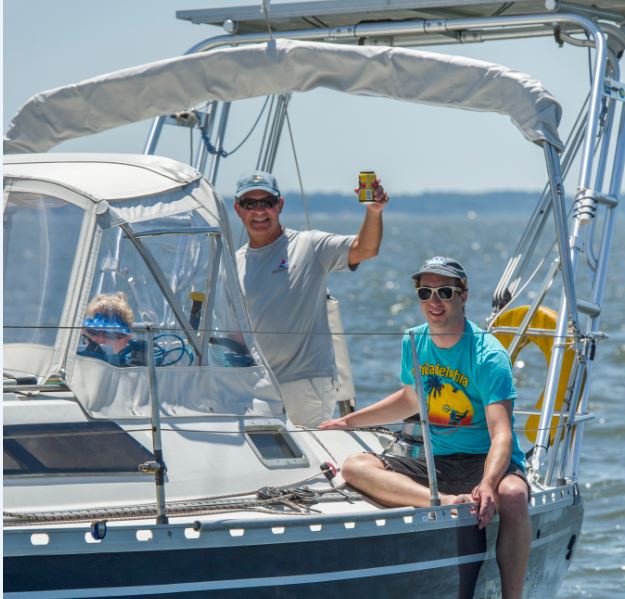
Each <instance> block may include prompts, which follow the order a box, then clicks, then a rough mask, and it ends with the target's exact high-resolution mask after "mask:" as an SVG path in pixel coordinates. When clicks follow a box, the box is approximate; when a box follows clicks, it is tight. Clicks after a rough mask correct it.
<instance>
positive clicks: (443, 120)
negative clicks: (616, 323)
mask: <svg viewBox="0 0 625 599" xmlns="http://www.w3.org/2000/svg"><path fill="white" fill-rule="evenodd" d="M277 3H278V2H277V1H276V0H274V2H273V4H277ZM237 4H257V5H259V6H260V0H249V1H248V2H237V1H230V2H228V1H227V0H223V1H221V0H212V1H206V0H204V1H203V2H197V1H193V0H188V1H166V0H156V1H155V0H131V1H129V0H107V1H106V2H102V1H100V2H90V1H84V0H55V1H50V0H6V1H5V2H4V18H3V29H4V32H3V33H4V36H3V37H4V47H3V57H4V61H3V63H4V64H3V75H4V81H3V83H4V85H3V129H4V130H6V128H7V126H8V124H9V123H10V121H11V119H12V117H13V116H14V114H15V113H16V112H17V110H18V108H19V107H20V106H21V105H22V104H23V103H24V102H26V101H27V100H28V98H29V97H31V96H32V95H33V94H35V93H37V92H39V91H43V90H47V89H51V88H55V87H58V86H61V85H65V84H70V83H73V82H77V81H80V80H82V79H86V78H89V77H92V76H96V75H99V74H102V73H107V72H111V71H114V70H117V69H121V68H124V67H129V66H134V65H138V64H143V63H147V62H151V61H156V60H159V59H163V58H168V57H172V56H175V55H179V54H182V53H184V52H185V51H186V50H187V49H189V48H190V47H191V46H193V45H194V44H196V43H197V42H199V41H201V40H203V39H207V38H209V37H212V36H215V35H221V34H223V30H222V29H221V28H212V27H208V26H204V25H192V24H190V23H188V22H186V21H181V20H178V19H176V18H175V11H176V10H181V9H192V8H206V7H208V6H218V5H230V6H232V5H237ZM430 50H431V49H430ZM433 50H434V51H436V52H443V53H452V54H461V55H465V56H469V57H473V58H479V59H483V60H489V61H492V62H496V63H499V64H504V65H506V66H509V67H512V68H515V69H517V70H520V71H523V72H526V73H529V74H531V75H532V76H534V77H536V78H537V79H539V80H540V81H542V83H543V84H544V85H545V87H546V88H547V89H548V90H549V91H550V92H551V93H552V94H553V95H554V96H555V97H556V98H557V99H558V100H559V101H560V102H561V104H562V105H563V119H562V124H561V137H562V138H565V137H566V135H567V133H568V131H569V129H570V127H571V125H572V123H573V122H574V120H575V117H576V116H577V111H578V110H579V107H580V105H581V103H582V101H583V99H584V97H585V95H586V92H587V82H588V54H587V51H586V50H585V49H582V48H574V47H566V46H565V47H564V48H559V47H558V46H557V45H556V44H555V43H554V41H553V39H552V38H542V39H536V40H526V41H515V42H509V41H505V42H494V43H489V44H466V45H462V46H444V47H437V48H435V49H433ZM260 106H261V103H260V101H259V100H249V101H244V102H242V103H240V104H238V105H235V106H234V107H233V109H232V112H231V118H230V123H231V129H230V130H229V132H228V134H227V136H226V143H225V147H226V150H228V149H232V148H233V147H235V146H236V145H237V144H238V143H239V141H240V140H241V139H243V137H244V136H245V134H246V133H247V131H248V130H249V128H250V127H251V125H252V124H253V122H254V121H255V119H256V116H257V113H258V111H259V109H260ZM289 117H290V121H291V125H292V131H293V136H294V143H295V152H296V155H297V159H298V162H299V165H300V169H301V174H302V181H303V185H304V190H305V191H306V192H307V193H311V192H318V191H326V192H343V193H350V191H351V189H353V186H354V183H355V181H356V178H357V174H358V171H360V170H375V171H376V172H377V173H378V175H379V176H380V178H381V179H382V180H383V183H384V185H385V187H386V188H387V190H388V191H389V192H390V193H391V194H418V193H423V192H427V191H469V192H480V191H485V190H503V189H515V190H538V189H542V187H543V185H544V182H545V180H546V174H545V166H544V158H543V153H542V149H541V148H540V147H538V146H536V145H534V144H531V143H529V142H527V141H526V140H525V139H524V138H523V136H522V135H521V133H520V132H519V131H518V130H517V129H516V127H515V126H514V125H512V123H511V122H510V121H509V119H508V118H507V117H503V116H500V115H495V114H484V113H475V112H467V111H461V110H453V109H448V108H436V107H426V106H417V105H414V104H408V103H402V102H397V101H392V100H382V99H377V98H365V97H355V96H349V95H346V94H339V93H337V92H331V91H328V90H317V91H314V92H311V93H308V94H295V95H294V96H293V99H292V101H291V103H290V107H289ZM167 129H168V131H167V133H166V136H167V137H166V138H165V137H164V140H165V141H164V145H163V146H161V147H159V149H158V152H157V153H163V154H166V155H169V156H172V157H174V158H178V159H181V160H184V161H188V157H189V151H190V140H189V136H188V132H186V131H179V130H172V129H174V128H171V127H168V128H167ZM148 130H149V123H147V122H143V123H138V124H135V125H131V126H127V127H123V128H119V129H116V130H112V131H110V132H106V133H102V134H98V135H95V136H90V137H87V138H82V139H78V140H72V141H69V142H65V143H63V144H61V145H59V146H58V147H57V148H56V150H58V151H63V152H72V151H86V152H133V153H140V152H142V150H143V147H144V144H145V140H146V137H147V133H148ZM261 134H262V127H259V128H257V131H256V133H255V134H254V135H253V136H252V138H251V139H250V142H248V143H247V144H246V145H245V146H244V147H243V148H242V149H241V150H240V151H239V152H237V153H236V154H235V155H233V156H232V157H231V158H228V159H227V160H226V161H224V162H223V163H222V166H221V169H220V173H219V177H218V179H217V188H218V189H219V191H220V192H222V194H223V195H225V196H229V195H231V193H232V189H233V187H234V183H235V181H236V178H237V176H238V175H239V174H240V173H241V172H242V171H245V170H249V169H253V168H254V167H255V165H256V159H257V152H258V149H257V148H258V145H257V144H258V140H259V139H260V135H261ZM254 141H256V145H254V144H253V142H254ZM197 143H198V140H197V139H195V140H194V144H195V145H194V147H197ZM274 173H275V174H276V176H277V177H278V180H279V181H280V183H281V187H282V190H283V191H287V190H295V189H297V188H298V179H297V176H296V168H295V161H294V155H293V151H292V149H291V147H290V144H289V143H288V136H285V138H284V140H283V142H282V144H281V146H280V150H279V153H278V158H277V162H276V166H275V169H274ZM574 183H575V182H574V181H573V183H572V184H571V183H570V184H569V188H570V187H571V186H574Z"/></svg>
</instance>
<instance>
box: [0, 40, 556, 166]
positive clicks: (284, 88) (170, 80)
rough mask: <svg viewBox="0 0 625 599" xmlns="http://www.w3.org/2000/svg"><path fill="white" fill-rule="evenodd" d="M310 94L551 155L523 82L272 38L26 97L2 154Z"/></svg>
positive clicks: (550, 103) (412, 53)
mask: <svg viewBox="0 0 625 599" xmlns="http://www.w3.org/2000/svg"><path fill="white" fill-rule="evenodd" d="M318 87H324V88H329V89H334V90H338V91H344V92H347V93H351V94H359V95H369V96H379V97H388V98H394V99H398V100H405V101H410V102H419V103H425V104H434V105H438V106H450V107H454V108H464V109H467V110H476V111H482V112H497V113H500V114H503V115H508V116H509V117H510V118H511V119H512V122H513V123H514V124H515V125H516V126H517V127H518V128H519V129H520V130H521V132H522V133H523V135H524V136H525V137H526V138H527V139H528V140H530V141H532V142H535V143H542V142H548V143H550V144H552V145H553V146H555V147H556V148H558V149H561V148H562V142H561V141H560V138H559V136H558V131H557V128H558V124H559V120H560V114H561V108H560V105H559V104H558V102H557V101H556V100H555V99H554V98H553V96H552V95H551V94H549V92H548V91H547V90H546V89H545V88H544V87H543V86H542V85H541V84H540V83H539V82H538V81H537V80H535V79H533V78H531V77H530V76H528V75H525V74H523V73H519V72H517V71H514V70H511V69H508V68H506V67H503V66H500V65H496V64H491V63H487V62H483V61H479V60H473V59H469V58H463V57H455V56H448V55H441V54H434V53H431V52H422V51H417V50H407V49H400V48H389V47H372V46H341V45H336V44H327V43H318V42H296V41H290V40H275V41H271V42H268V43H263V44H255V45H249V46H241V47H234V48H223V49H217V50H213V51H210V52H206V53H201V54H193V55H188V56H182V57H178V58H173V59H169V60H163V61H159V62H155V63H151V64H147V65H143V66H138V67H133V68H130V69H124V70H121V71H117V72H115V73H111V74H108V75H102V76H99V77H96V78H93V79H88V80H86V81H83V82H82V83H78V84H73V85H69V86H65V87H60V88H58V89H55V90H51V91H48V92H44V93H41V94H38V95H36V96H34V97H33V98H31V99H30V100H29V101H28V102H27V103H26V104H25V105H24V106H23V107H22V108H21V110H20V111H19V112H18V114H17V115H16V117H15V118H14V119H13V121H12V123H11V125H10V126H9V129H8V131H7V133H6V136H5V141H4V151H5V153H9V154H11V153H22V152H42V151H47V150H49V149H50V148H52V147H54V146H55V145H57V144H59V143H60V142H62V141H65V140H68V139H72V138H75V137H81V136H85V135H89V134H92V133H97V132H100V131H104V130H107V129H111V128H113V127H118V126H120V125H125V124H128V123H133V122H137V121H141V120H144V119H149V118H153V117H157V116H161V115H165V114H170V113H173V112H176V111H179V110H181V109H187V108H189V107H191V106H195V105H197V104H200V103H201V102H206V101H208V100H220V101H228V100H239V99H244V98H251V97H257V96H264V95H268V94H276V93H284V92H293V91H307V90H312V89H315V88H318Z"/></svg>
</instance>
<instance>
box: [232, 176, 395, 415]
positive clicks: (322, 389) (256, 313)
mask: <svg viewBox="0 0 625 599" xmlns="http://www.w3.org/2000/svg"><path fill="white" fill-rule="evenodd" d="M374 187H375V190H374V200H375V201H374V202H371V203H367V204H366V208H365V218H364V221H363V223H362V226H361V228H360V232H359V233H358V235H335V234H333V233H324V232H322V231H294V230H293V229H287V228H284V227H283V226H282V225H281V224H280V212H282V207H283V206H284V198H283V197H282V196H281V195H280V189H279V187H278V182H277V181H276V179H275V177H274V176H273V175H271V174H270V173H266V172H263V171H253V172H251V173H246V174H245V175H243V176H241V177H240V178H239V180H238V182H237V189H236V194H235V201H234V209H235V211H236V213H237V214H238V215H239V217H240V218H241V220H242V221H243V225H244V226H245V228H246V230H247V233H248V236H249V243H247V244H246V245H244V246H243V247H242V248H240V249H239V250H238V251H237V253H236V258H237V267H238V271H239V281H240V283H241V288H242V289H243V293H244V295H245V300H246V304H247V308H248V311H249V314H250V318H251V321H252V327H253V330H254V331H255V332H256V333H257V339H258V342H259V344H260V347H261V349H262V351H263V354H264V355H265V358H266V359H267V361H268V362H269V365H270V366H271V368H272V370H273V372H274V373H275V375H276V377H277V379H278V382H279V383H280V387H281V391H282V397H283V399H284V403H285V407H286V411H287V414H288V416H289V418H290V419H291V421H292V422H293V423H294V424H299V425H303V426H311V427H312V426H316V425H317V424H319V423H320V422H322V421H324V420H327V419H329V418H331V417H332V413H333V412H334V404H335V399H334V391H333V387H332V382H333V381H332V380H333V377H334V376H335V374H336V367H335V363H334V349H333V346H332V338H331V335H330V327H329V325H328V313H327V307H326V293H327V292H326V287H327V278H328V274H329V273H330V272H331V271H338V270H355V268H356V267H357V266H358V264H359V263H360V262H362V261H363V260H367V259H369V258H373V257H374V256H376V255H377V253H378V250H379V248H380V243H381V241H382V210H383V209H384V207H385V205H386V203H387V202H388V195H387V194H386V192H385V191H384V188H383V187H382V185H380V183H379V180H376V183H375V185H374Z"/></svg>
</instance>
